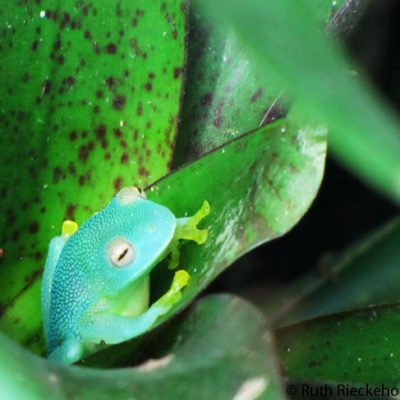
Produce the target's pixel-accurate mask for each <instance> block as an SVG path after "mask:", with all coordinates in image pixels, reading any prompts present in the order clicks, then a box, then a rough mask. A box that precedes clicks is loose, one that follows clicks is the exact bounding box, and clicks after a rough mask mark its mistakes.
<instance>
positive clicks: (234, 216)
mask: <svg viewBox="0 0 400 400" xmlns="http://www.w3.org/2000/svg"><path fill="white" fill-rule="evenodd" d="M325 139H326V131H325V129H324V128H323V127H316V126H305V125H301V126H298V125H297V124H296V123H295V122H292V121H290V120H280V121H277V122H275V123H274V124H273V125H269V126H266V127H263V128H261V129H259V130H256V131H254V132H252V133H249V134H247V135H244V136H242V137H240V138H238V139H236V140H233V141H232V142H230V143H228V144H226V145H225V146H222V147H221V148H218V149H216V150H214V151H212V152H211V153H209V154H207V155H206V156H204V157H202V158H200V159H198V160H196V161H195V162H193V163H191V164H188V165H186V166H185V167H184V168H182V169H180V170H178V171H177V172H175V173H172V174H171V175H169V176H167V177H166V178H164V179H162V180H160V181H159V182H156V183H155V184H154V185H152V186H151V187H150V188H149V190H148V192H147V194H148V197H149V198H150V199H151V200H154V201H156V202H158V203H161V204H164V205H166V206H167V207H169V208H170V209H171V210H172V211H173V212H174V214H175V215H176V216H178V217H180V216H185V215H191V214H193V213H194V212H196V211H197V209H198V208H199V207H200V205H201V204H202V202H203V201H204V200H208V201H209V203H210V205H211V213H210V215H209V216H208V217H207V218H206V219H205V220H204V221H203V222H202V223H201V226H202V227H208V228H209V238H208V240H207V242H206V243H205V244H204V245H202V246H198V245H197V244H194V243H186V244H184V245H183V246H182V250H181V257H180V268H184V269H186V270H187V271H188V272H189V274H190V275H191V280H190V284H189V286H187V287H186V288H185V289H184V290H183V297H182V300H181V302H180V303H179V304H178V306H177V307H176V308H173V309H172V310H171V311H170V312H169V313H168V314H167V315H165V316H163V317H161V318H160V319H159V320H157V322H156V324H155V326H156V325H159V324H160V323H161V322H163V321H164V320H166V319H167V318H168V317H169V316H170V315H171V314H173V313H175V312H176V311H177V310H178V309H180V308H182V307H183V306H184V305H185V304H187V302H188V301H190V300H191V299H193V298H194V297H195V296H196V295H197V294H198V293H199V292H200V291H201V290H202V289H204V288H205V287H206V286H207V285H208V284H209V283H210V282H212V280H213V279H215V277H216V276H217V275H218V274H219V273H221V272H222V271H223V270H224V269H226V268H227V267H228V266H229V265H231V264H232V263H233V262H234V261H235V260H236V259H237V258H238V257H240V256H241V255H243V254H245V253H246V252H248V251H249V250H251V249H252V248H253V247H255V246H258V245H260V244H261V243H265V242H267V241H269V240H272V239H274V238H277V237H279V236H281V235H283V234H285V233H286V232H287V231H288V230H289V229H291V228H292V227H293V226H294V225H295V224H296V223H297V222H298V221H299V219H300V218H301V217H302V216H303V215H304V213H305V212H306V211H307V209H308V207H309V205H310V203H311V201H312V200H313V198H314V196H315V195H316V193H317V190H318V188H319V184H320V181H321V178H322V174H323V168H324V161H325V150H326V142H325ZM172 276H173V271H167V269H166V266H165V265H164V264H161V265H160V266H158V267H157V268H156V269H155V270H154V273H153V274H152V276H151V282H152V289H153V297H154V299H156V298H157V297H159V296H161V295H162V294H163V293H165V291H166V290H167V288H168V287H169V285H170V283H171V281H172ZM106 358H107V359H108V361H109V362H113V361H114V359H115V358H118V356H117V355H116V354H115V353H114V352H113V350H112V349H109V351H108V356H107V357H106Z"/></svg>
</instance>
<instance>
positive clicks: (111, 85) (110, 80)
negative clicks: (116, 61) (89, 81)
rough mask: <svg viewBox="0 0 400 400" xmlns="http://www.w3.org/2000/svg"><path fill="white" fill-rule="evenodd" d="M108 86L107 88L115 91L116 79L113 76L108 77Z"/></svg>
mask: <svg viewBox="0 0 400 400" xmlns="http://www.w3.org/2000/svg"><path fill="white" fill-rule="evenodd" d="M106 85H107V87H108V88H109V89H111V90H112V89H114V87H115V79H114V78H112V77H111V76H110V77H108V78H107V79H106Z"/></svg>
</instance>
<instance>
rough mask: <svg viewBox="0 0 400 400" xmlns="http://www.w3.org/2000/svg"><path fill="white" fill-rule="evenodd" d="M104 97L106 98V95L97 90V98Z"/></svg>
mask: <svg viewBox="0 0 400 400" xmlns="http://www.w3.org/2000/svg"><path fill="white" fill-rule="evenodd" d="M103 96H104V93H103V92H102V91H101V90H96V97H97V98H98V99H101V98H103Z"/></svg>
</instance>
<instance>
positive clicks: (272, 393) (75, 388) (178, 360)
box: [0, 295, 284, 400]
mask: <svg viewBox="0 0 400 400" xmlns="http://www.w3.org/2000/svg"><path fill="white" fill-rule="evenodd" d="M264 329H265V326H264V320H263V318H262V315H261V314H260V313H259V312H258V311H256V310H255V309H254V308H253V307H252V306H250V305H249V304H248V303H246V302H244V301H242V300H240V299H238V298H234V297H232V296H226V295H225V296H212V297H209V298H207V299H203V300H201V301H199V302H198V303H197V304H196V305H195V306H194V307H193V308H192V309H191V310H190V311H189V313H188V314H187V315H186V316H184V318H181V319H180V321H179V329H178V330H174V329H172V330H169V331H168V332H165V331H164V332H163V334H162V336H161V337H160V338H158V341H157V345H158V347H159V346H160V342H162V344H163V346H162V347H163V349H162V351H161V352H160V353H159V354H158V355H157V359H150V360H148V361H146V362H144V363H143V364H141V365H140V366H138V367H137V368H128V369H127V368H125V369H119V370H108V371H101V370H95V369H89V368H79V367H72V368H71V367H61V366H57V365H55V364H53V363H49V362H47V361H45V360H41V359H39V358H38V357H35V356H32V355H30V354H28V353H27V352H26V351H25V350H23V349H21V348H20V347H19V346H16V345H15V344H14V343H12V342H11V341H10V340H9V339H7V338H5V337H4V336H3V335H0V355H1V360H2V362H1V363H0V372H1V374H0V388H1V391H2V396H5V398H7V399H17V398H18V399H21V400H36V399H38V400H39V399H40V400H41V399H43V398H51V399H55V400H57V399H67V398H79V399H81V400H84V399H93V398H96V399H99V400H102V399H107V400H108V399H110V398H113V399H114V400H119V399H127V398H135V399H137V400H145V399H157V398H160V394H162V396H163V398H167V399H199V400H200V399H211V398H212V399H221V400H222V399H226V398H234V399H244V398H246V399H256V398H258V399H266V400H269V399H273V400H280V399H284V397H283V395H282V393H281V389H280V383H279V374H278V372H277V368H276V365H275V364H274V360H273V355H272V352H271V350H270V342H268V341H267V337H266V336H265V332H264ZM21 382H23V384H21ZM245 395H247V397H245ZM235 396H236V397H235Z"/></svg>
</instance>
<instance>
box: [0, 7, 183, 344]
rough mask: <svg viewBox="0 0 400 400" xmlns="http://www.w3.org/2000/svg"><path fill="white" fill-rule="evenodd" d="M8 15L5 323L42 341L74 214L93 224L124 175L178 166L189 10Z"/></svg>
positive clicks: (149, 174) (1, 139) (3, 131)
mask: <svg viewBox="0 0 400 400" xmlns="http://www.w3.org/2000/svg"><path fill="white" fill-rule="evenodd" d="M0 15H1V19H2V20H3V21H4V24H3V27H2V30H1V32H0V42H1V45H0V54H1V60H2V62H1V64H0V92H1V96H0V146H1V148H2V149H3V152H2V159H1V165H0V204H1V209H2V215H3V217H2V218H1V219H0V247H1V248H3V249H4V257H3V258H2V260H1V261H0V262H1V268H0V282H1V286H0V288H1V289H0V308H1V309H2V310H3V315H2V317H1V320H0V326H1V329H2V330H3V331H4V332H7V333H8V334H9V335H11V336H13V337H14V338H16V339H18V340H20V341H29V342H31V344H34V343H35V342H37V340H38V339H40V336H37V335H36V336H35V335H34V332H35V331H38V330H40V329H41V321H40V318H39V316H40V312H39V304H40V295H39V291H40V279H39V277H40V275H41V273H42V269H43V265H44V260H45V256H46V252H47V246H48V243H49V240H50V239H51V238H52V237H54V236H55V235H58V234H59V231H60V227H61V224H62V221H63V220H64V219H66V218H69V219H74V220H76V221H77V222H78V223H82V222H84V221H85V220H86V219H87V218H88V217H90V216H91V215H92V214H93V213H94V212H95V211H97V210H98V209H100V208H101V207H102V206H103V205H105V204H106V203H107V202H108V201H109V200H110V199H111V197H112V196H113V194H114V193H115V191H116V190H117V189H119V188H120V187H121V186H122V185H125V186H127V185H132V184H134V183H137V184H139V185H140V186H145V185H147V184H149V183H150V182H153V181H154V180H155V179H158V178H160V177H161V176H163V175H165V174H166V173H167V171H168V165H169V163H170V161H171V156H172V148H173V144H174V140H175V139H174V138H175V134H176V128H177V116H178V111H179V102H180V96H181V89H182V81H183V74H182V71H183V65H184V53H185V46H184V40H185V9H184V8H183V1H178V0H167V1H164V2H162V3H157V2H148V1H145V0H136V1H133V2H132V1H131V2H116V3H115V2H100V3H98V4H97V3H90V2H86V1H78V2H71V1H67V2H64V3H60V2H55V1H49V0H46V1H36V2H15V3H13V4H10V5H7V7H2V9H1V10H0ZM39 346H41V344H40V345H39Z"/></svg>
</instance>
